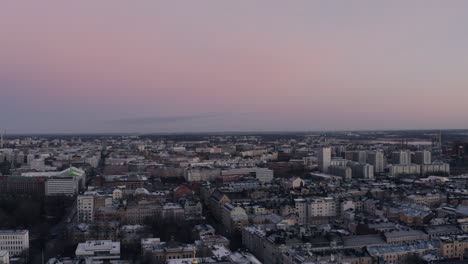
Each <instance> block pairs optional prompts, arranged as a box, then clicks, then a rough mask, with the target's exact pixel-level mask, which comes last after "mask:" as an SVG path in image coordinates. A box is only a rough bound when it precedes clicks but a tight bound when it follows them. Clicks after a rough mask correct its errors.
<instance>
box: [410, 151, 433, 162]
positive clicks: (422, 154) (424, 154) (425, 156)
mask: <svg viewBox="0 0 468 264" xmlns="http://www.w3.org/2000/svg"><path fill="white" fill-rule="evenodd" d="M414 163H416V164H420V165H424V164H431V163H432V157H431V152H430V151H427V150H422V151H416V152H415V153H414Z"/></svg>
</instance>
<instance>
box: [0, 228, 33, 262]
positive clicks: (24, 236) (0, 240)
mask: <svg viewBox="0 0 468 264" xmlns="http://www.w3.org/2000/svg"><path fill="white" fill-rule="evenodd" d="M28 249H29V231H28V230H0V250H2V251H8V253H9V255H10V256H16V255H20V254H21V253H22V252H23V251H25V250H28Z"/></svg>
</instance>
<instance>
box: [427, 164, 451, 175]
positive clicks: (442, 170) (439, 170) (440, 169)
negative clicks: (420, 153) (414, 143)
mask: <svg viewBox="0 0 468 264" xmlns="http://www.w3.org/2000/svg"><path fill="white" fill-rule="evenodd" d="M421 174H422V175H423V176H427V175H431V174H444V175H449V174H450V164H448V163H432V164H423V165H421Z"/></svg>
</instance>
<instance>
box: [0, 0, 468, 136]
mask: <svg viewBox="0 0 468 264" xmlns="http://www.w3.org/2000/svg"><path fill="white" fill-rule="evenodd" d="M467 25H468V1H463V0H458V1H457V0H451V1H431V0H419V1H418V0H410V1H408V0H393V1H375V0H355V1H340V0H336V1H330V0H322V1H320V0H317V1H310V0H303V1H302V0H295V1H276V0H263V1H260V0H240V1H219V0H209V1H208V0H197V1H181V0H180V1H179V0H167V1H162V0H161V1H154V0H141V1H124V0H102V1H92V0H83V1H58V0H57V1H52V0H41V1H16V0H5V1H2V2H1V3H0V129H6V130H7V131H8V133H107V132H113V133H119V132H125V133H148V132H163V133H166V132H212V131H216V132H227V131H236V132H237V131H317V130H318V131H321V130H367V129H372V130H379V129H445V128H468V124H467V119H466V113H467V112H468V104H467V99H468V74H467V70H468V48H467V47H468V28H467Z"/></svg>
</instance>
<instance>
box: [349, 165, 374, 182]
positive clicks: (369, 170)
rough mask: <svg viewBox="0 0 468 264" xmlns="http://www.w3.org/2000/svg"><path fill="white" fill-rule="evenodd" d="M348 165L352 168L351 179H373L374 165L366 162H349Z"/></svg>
mask: <svg viewBox="0 0 468 264" xmlns="http://www.w3.org/2000/svg"><path fill="white" fill-rule="evenodd" d="M348 167H350V168H351V170H352V178H353V179H368V180H373V179H374V166H372V165H370V164H367V163H359V162H350V163H348Z"/></svg>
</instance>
